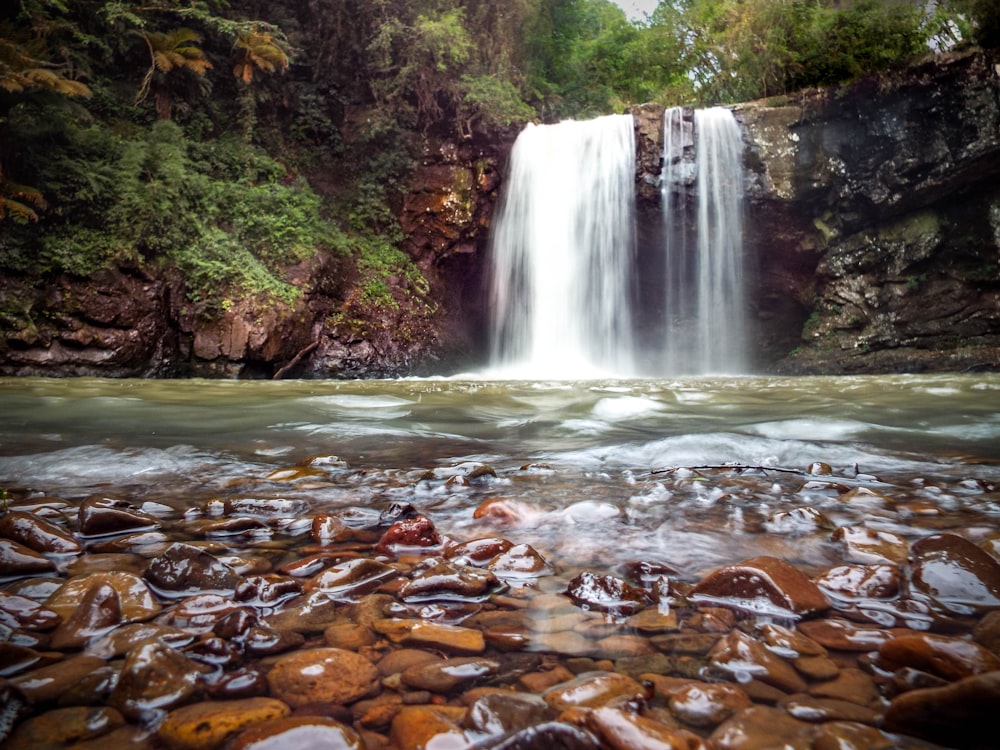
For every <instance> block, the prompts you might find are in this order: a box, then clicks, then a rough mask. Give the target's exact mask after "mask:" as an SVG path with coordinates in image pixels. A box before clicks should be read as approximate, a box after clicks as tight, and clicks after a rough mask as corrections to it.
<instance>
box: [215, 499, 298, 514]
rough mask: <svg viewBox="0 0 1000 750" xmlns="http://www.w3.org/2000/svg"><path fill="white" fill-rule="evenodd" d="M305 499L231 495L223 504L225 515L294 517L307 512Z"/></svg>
mask: <svg viewBox="0 0 1000 750" xmlns="http://www.w3.org/2000/svg"><path fill="white" fill-rule="evenodd" d="M309 510H310V508H309V503H308V501H306V500H301V499H296V498H285V497H233V498H229V499H227V500H226V501H225V503H224V504H223V513H225V514H226V515H227V516H262V517H264V518H279V517H288V516H291V517H295V518H299V517H302V516H306V515H308V514H309Z"/></svg>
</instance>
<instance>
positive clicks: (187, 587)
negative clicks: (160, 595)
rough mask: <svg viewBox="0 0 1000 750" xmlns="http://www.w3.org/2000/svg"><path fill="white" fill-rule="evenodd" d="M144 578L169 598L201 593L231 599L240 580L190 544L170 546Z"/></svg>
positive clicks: (214, 558)
mask: <svg viewBox="0 0 1000 750" xmlns="http://www.w3.org/2000/svg"><path fill="white" fill-rule="evenodd" d="M145 578H146V580H147V581H149V583H150V584H151V585H152V586H154V587H155V588H156V589H157V590H158V591H161V592H164V593H166V594H167V595H170V596H173V595H189V594H200V593H214V594H222V595H224V596H231V595H232V594H233V592H234V591H235V590H236V586H237V584H238V583H239V582H240V577H239V575H237V573H236V571H234V570H233V569H232V568H230V567H229V566H228V565H226V564H225V563H223V562H222V561H220V560H219V559H218V558H216V557H215V556H214V555H212V554H211V553H209V552H207V551H205V550H203V549H201V548H200V547H195V546H194V545H191V544H184V543H182V542H177V543H175V544H172V545H170V547H168V548H167V550H166V551H165V552H164V553H163V554H162V555H159V556H158V557H155V558H153V559H152V560H150V562H149V566H148V567H147V568H146V574H145Z"/></svg>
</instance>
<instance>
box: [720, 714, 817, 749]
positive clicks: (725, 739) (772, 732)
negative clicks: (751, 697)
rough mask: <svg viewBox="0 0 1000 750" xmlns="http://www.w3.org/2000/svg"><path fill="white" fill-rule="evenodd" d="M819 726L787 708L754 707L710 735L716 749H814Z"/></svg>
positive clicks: (727, 721)
mask: <svg viewBox="0 0 1000 750" xmlns="http://www.w3.org/2000/svg"><path fill="white" fill-rule="evenodd" d="M815 734H816V729H815V727H813V726H812V725H811V724H808V723H806V722H804V721H799V720H798V719H794V718H792V717H791V716H789V715H788V713H787V712H786V711H783V710H781V709H777V708H770V707H768V706H753V707H751V708H747V709H744V710H743V711H740V712H739V713H737V714H736V715H735V716H733V717H732V718H730V719H728V720H726V721H725V722H723V723H722V724H720V725H719V726H718V727H717V728H716V729H715V731H714V732H712V734H711V735H710V736H709V738H708V739H709V742H711V743H712V744H713V745H714V747H715V748H717V750H774V748H781V750H812V738H813V737H814V736H815Z"/></svg>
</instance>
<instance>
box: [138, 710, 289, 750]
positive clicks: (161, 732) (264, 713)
mask: <svg viewBox="0 0 1000 750" xmlns="http://www.w3.org/2000/svg"><path fill="white" fill-rule="evenodd" d="M290 713H291V709H290V708H289V707H288V706H287V705H286V704H284V703H282V702H281V701H278V700H274V699H273V698H247V699H245V700H235V701H210V702H206V703H195V704H194V705H191V706H183V707H181V708H178V709H175V710H173V711H171V712H170V713H169V714H167V718H166V719H164V720H163V723H162V724H161V725H160V727H159V729H158V730H157V732H156V735H157V737H158V738H159V739H160V740H161V741H162V742H164V743H166V745H167V746H168V747H169V748H171V750H214V748H217V747H219V746H221V745H222V744H223V743H224V742H225V741H226V740H227V739H229V738H230V737H233V736H234V735H236V734H237V733H238V732H241V731H243V730H244V729H247V728H248V727H252V726H254V725H257V724H262V723H264V722H266V721H271V720H273V719H280V718H284V717H285V716H288V715H289V714H290Z"/></svg>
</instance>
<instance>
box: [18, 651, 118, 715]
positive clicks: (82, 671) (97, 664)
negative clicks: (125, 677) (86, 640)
mask: <svg viewBox="0 0 1000 750" xmlns="http://www.w3.org/2000/svg"><path fill="white" fill-rule="evenodd" d="M103 666H104V659H99V658H97V657H96V656H86V655H81V656H72V657H69V658H67V659H63V660H61V661H58V662H56V663H55V664H50V665H48V666H45V667H40V668H38V669H33V670H31V671H30V672H24V673H22V674H19V675H17V676H16V677H12V678H11V679H10V684H11V685H13V686H14V687H16V688H17V689H18V690H19V691H20V693H21V695H23V696H24V697H25V699H26V700H27V701H28V702H29V703H32V704H39V703H51V702H53V701H55V700H56V699H58V698H59V696H61V695H62V694H63V693H65V692H66V691H67V690H69V689H70V688H71V687H73V686H74V685H76V684H77V683H78V682H80V680H82V679H83V678H84V677H86V676H87V675H89V674H90V673H91V672H94V671H95V670H97V669H100V668H101V667H103Z"/></svg>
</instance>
